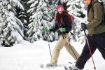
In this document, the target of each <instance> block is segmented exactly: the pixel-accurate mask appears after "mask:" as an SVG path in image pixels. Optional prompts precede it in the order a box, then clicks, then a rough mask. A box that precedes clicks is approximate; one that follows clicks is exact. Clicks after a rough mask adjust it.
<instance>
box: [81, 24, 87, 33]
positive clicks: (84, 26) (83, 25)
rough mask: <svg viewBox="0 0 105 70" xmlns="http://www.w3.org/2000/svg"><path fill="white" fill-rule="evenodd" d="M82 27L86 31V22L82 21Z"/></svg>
mask: <svg viewBox="0 0 105 70" xmlns="http://www.w3.org/2000/svg"><path fill="white" fill-rule="evenodd" d="M81 28H82V30H83V31H85V30H86V29H87V26H86V24H85V23H81Z"/></svg>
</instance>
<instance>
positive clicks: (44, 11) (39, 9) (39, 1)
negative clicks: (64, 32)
mask: <svg viewBox="0 0 105 70" xmlns="http://www.w3.org/2000/svg"><path fill="white" fill-rule="evenodd" d="M56 2H57V1H56V0H30V1H28V4H31V5H30V9H29V10H28V12H30V13H31V14H32V16H30V24H29V25H28V27H29V30H28V32H27V34H28V35H29V40H30V41H31V42H33V41H35V40H37V39H39V38H43V39H54V37H55V36H54V33H53V32H52V33H45V32H43V28H44V27H48V28H51V27H52V26H53V25H54V24H53V23H54V21H53V20H54V13H55V5H56ZM52 13H53V14H52Z"/></svg>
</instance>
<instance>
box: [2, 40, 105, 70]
mask: <svg viewBox="0 0 105 70" xmlns="http://www.w3.org/2000/svg"><path fill="white" fill-rule="evenodd" d="M55 43H56V41H55V42H52V43H49V44H50V47H51V50H53V47H54V45H55ZM71 43H72V44H73V45H74V46H75V48H76V50H77V51H78V52H79V53H81V51H82V48H83V45H81V44H79V43H75V44H74V43H73V42H71ZM93 58H94V61H95V64H96V67H97V69H96V70H105V61H104V59H103V58H102V56H101V54H100V53H99V51H98V50H97V51H96V52H95V54H94V56H93ZM49 60H50V53H49V47H48V42H45V41H42V40H41V41H37V42H35V43H29V42H26V41H23V42H21V44H16V45H14V46H13V47H0V70H64V68H63V67H58V68H54V69H52V68H50V69H47V68H44V69H42V68H40V65H41V64H47V63H49ZM68 62H74V59H73V58H72V57H71V56H70V55H69V54H68V53H67V51H66V50H65V48H63V49H62V51H61V53H60V56H59V60H58V64H65V65H66V64H68ZM84 70H94V68H93V64H92V60H91V59H90V60H89V61H88V62H87V63H86V65H85V68H84Z"/></svg>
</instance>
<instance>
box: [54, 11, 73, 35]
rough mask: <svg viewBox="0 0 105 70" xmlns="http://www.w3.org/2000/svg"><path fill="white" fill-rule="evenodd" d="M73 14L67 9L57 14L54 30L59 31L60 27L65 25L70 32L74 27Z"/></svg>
mask: <svg viewBox="0 0 105 70" xmlns="http://www.w3.org/2000/svg"><path fill="white" fill-rule="evenodd" d="M71 24H72V16H71V15H69V14H68V13H67V12H66V11H63V12H62V13H61V14H59V13H57V14H56V20H55V26H54V28H53V29H52V30H53V31H58V32H59V28H60V27H65V28H66V32H65V33H68V32H69V31H70V30H71V28H72V25H71Z"/></svg>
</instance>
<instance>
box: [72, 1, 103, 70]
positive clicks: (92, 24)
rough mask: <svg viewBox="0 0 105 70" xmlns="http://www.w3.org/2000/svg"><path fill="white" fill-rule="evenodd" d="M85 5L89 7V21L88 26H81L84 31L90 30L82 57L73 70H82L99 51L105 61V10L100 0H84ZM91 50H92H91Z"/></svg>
mask: <svg viewBox="0 0 105 70" xmlns="http://www.w3.org/2000/svg"><path fill="white" fill-rule="evenodd" d="M83 2H84V4H86V5H87V20H88V24H84V23H82V24H81V28H82V30H84V31H85V30H86V29H87V30H88V34H87V36H86V37H87V39H88V41H87V42H86V44H85V46H84V48H83V50H82V53H81V56H80V57H79V58H78V60H77V62H76V64H75V66H73V67H72V68H73V70H82V69H83V68H84V66H85V64H86V62H87V61H88V60H89V58H90V57H91V56H92V55H93V53H94V52H95V51H96V49H98V50H99V51H100V53H101V54H102V56H103V58H104V59H105V22H103V15H104V10H103V8H104V7H103V6H102V5H101V3H100V2H98V0H83ZM89 49H90V50H89Z"/></svg>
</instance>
